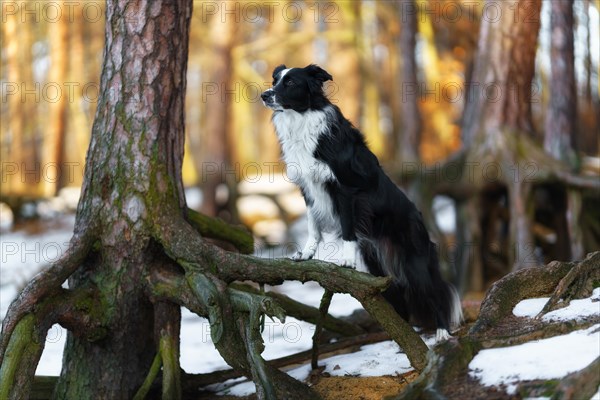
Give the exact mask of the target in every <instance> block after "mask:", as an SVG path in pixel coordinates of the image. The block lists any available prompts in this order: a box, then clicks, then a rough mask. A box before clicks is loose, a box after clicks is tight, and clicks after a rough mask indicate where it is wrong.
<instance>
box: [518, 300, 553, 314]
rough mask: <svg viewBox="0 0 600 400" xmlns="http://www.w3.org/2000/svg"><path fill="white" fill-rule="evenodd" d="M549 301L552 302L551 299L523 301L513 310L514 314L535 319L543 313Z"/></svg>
mask: <svg viewBox="0 0 600 400" xmlns="http://www.w3.org/2000/svg"><path fill="white" fill-rule="evenodd" d="M548 300H550V297H539V298H535V299H525V300H521V301H520V302H518V303H517V305H516V306H515V308H513V314H514V315H515V316H517V317H529V318H533V317H535V316H536V315H538V314H539V312H540V311H542V309H543V308H544V306H545V305H546V303H547V302H548Z"/></svg>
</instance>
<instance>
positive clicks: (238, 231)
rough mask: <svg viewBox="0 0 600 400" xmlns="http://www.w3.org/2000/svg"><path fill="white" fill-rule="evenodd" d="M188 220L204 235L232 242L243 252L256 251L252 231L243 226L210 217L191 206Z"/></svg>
mask: <svg viewBox="0 0 600 400" xmlns="http://www.w3.org/2000/svg"><path fill="white" fill-rule="evenodd" d="M187 220H188V221H189V222H190V224H191V225H192V226H193V227H194V228H196V230H198V232H199V233H200V234H201V235H202V236H205V237H207V238H211V239H217V240H221V241H224V242H227V243H230V244H231V245H233V246H234V247H235V248H236V249H237V250H238V251H240V252H241V253H243V254H250V253H252V252H253V251H254V238H253V237H252V233H250V232H248V230H247V229H246V228H245V227H243V226H233V225H230V224H228V223H227V222H225V221H223V220H222V219H220V218H212V217H209V216H207V215H204V214H201V213H199V212H197V211H194V210H192V209H191V208H188V209H187Z"/></svg>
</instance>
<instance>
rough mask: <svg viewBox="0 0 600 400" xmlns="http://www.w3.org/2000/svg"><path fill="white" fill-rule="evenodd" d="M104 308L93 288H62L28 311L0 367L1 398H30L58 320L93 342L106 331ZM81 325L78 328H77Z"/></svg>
mask: <svg viewBox="0 0 600 400" xmlns="http://www.w3.org/2000/svg"><path fill="white" fill-rule="evenodd" d="M103 311H104V310H103V308H102V307H101V306H100V304H99V301H98V299H97V298H96V297H95V295H94V293H93V292H92V291H86V290H83V289H82V290H77V291H70V290H66V289H60V288H59V289H58V290H57V291H56V293H54V294H53V295H51V296H48V297H46V298H44V299H42V300H40V302H39V304H36V305H34V306H33V308H32V309H31V310H30V312H27V313H25V315H23V316H22V317H21V318H19V319H18V322H17V324H16V326H15V328H14V329H13V330H12V331H11V334H10V336H9V340H8V346H7V347H6V351H5V357H4V358H3V360H2V364H1V367H0V382H2V384H1V385H0V399H27V398H28V397H29V391H30V389H31V384H32V382H33V378H34V374H35V370H36V368H37V365H38V362H39V359H40V357H41V355H42V351H43V350H44V345H45V341H46V334H47V332H48V329H50V327H51V326H52V325H53V324H54V323H57V322H58V323H60V324H61V325H63V326H65V327H67V328H69V329H75V332H76V333H77V334H79V335H82V336H84V337H86V339H88V340H90V341H94V340H97V339H99V338H101V337H103V336H104V335H105V334H106V329H105V328H104V326H103ZM76 328H77V329H76Z"/></svg>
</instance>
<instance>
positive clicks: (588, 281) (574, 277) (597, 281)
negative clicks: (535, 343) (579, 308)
mask: <svg viewBox="0 0 600 400" xmlns="http://www.w3.org/2000/svg"><path fill="white" fill-rule="evenodd" d="M595 286H600V252H597V253H592V254H589V255H588V257H587V258H586V259H585V260H583V261H581V262H579V263H577V264H576V265H575V266H574V267H573V268H572V269H571V270H570V271H569V272H568V273H567V274H566V275H565V276H564V278H562V279H561V280H560V282H559V283H558V285H557V286H556V289H554V292H553V293H552V297H550V300H548V302H547V303H546V305H545V306H544V308H543V309H542V311H540V313H539V314H538V315H537V316H536V319H539V318H541V317H542V316H543V315H544V314H547V313H549V312H550V311H554V310H556V309H559V308H562V307H565V306H567V305H568V304H569V302H570V301H571V300H573V299H580V298H584V297H589V296H590V295H591V294H592V291H593V290H594V287H595ZM561 300H562V302H561Z"/></svg>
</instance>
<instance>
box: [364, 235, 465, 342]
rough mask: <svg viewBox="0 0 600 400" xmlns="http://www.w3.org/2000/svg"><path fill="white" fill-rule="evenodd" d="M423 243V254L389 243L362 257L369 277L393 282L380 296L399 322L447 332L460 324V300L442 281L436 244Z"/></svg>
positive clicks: (450, 286) (447, 284)
mask: <svg viewBox="0 0 600 400" xmlns="http://www.w3.org/2000/svg"><path fill="white" fill-rule="evenodd" d="M426 243H428V250H427V251H425V252H423V253H422V254H416V253H414V252H411V251H406V250H404V249H401V248H398V247H396V246H391V243H390V242H389V241H384V243H379V245H378V246H368V247H367V248H363V249H362V250H363V252H362V253H363V258H364V259H365V263H366V264H367V266H368V267H369V271H370V272H371V273H372V274H374V275H380V276H381V275H387V276H391V277H392V278H393V279H394V281H393V283H392V285H391V286H390V287H389V288H388V289H387V290H386V291H385V292H384V293H383V295H384V297H385V298H386V299H387V301H388V302H389V303H390V304H391V305H392V306H393V307H394V309H395V310H396V312H397V313H398V314H400V316H401V317H402V318H404V319H405V320H409V319H412V320H413V321H412V322H414V323H417V324H418V325H420V326H422V327H425V328H431V329H434V328H438V329H445V330H447V331H450V330H451V329H454V328H455V327H458V326H459V325H460V323H461V322H462V308H461V304H460V298H459V296H458V293H457V292H456V289H455V288H454V286H453V285H451V284H450V283H448V282H446V281H444V280H443V279H442V276H441V273H440V268H439V262H438V256H437V249H436V246H435V244H434V243H432V242H431V241H430V240H429V238H428V237H427V242H426Z"/></svg>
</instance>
